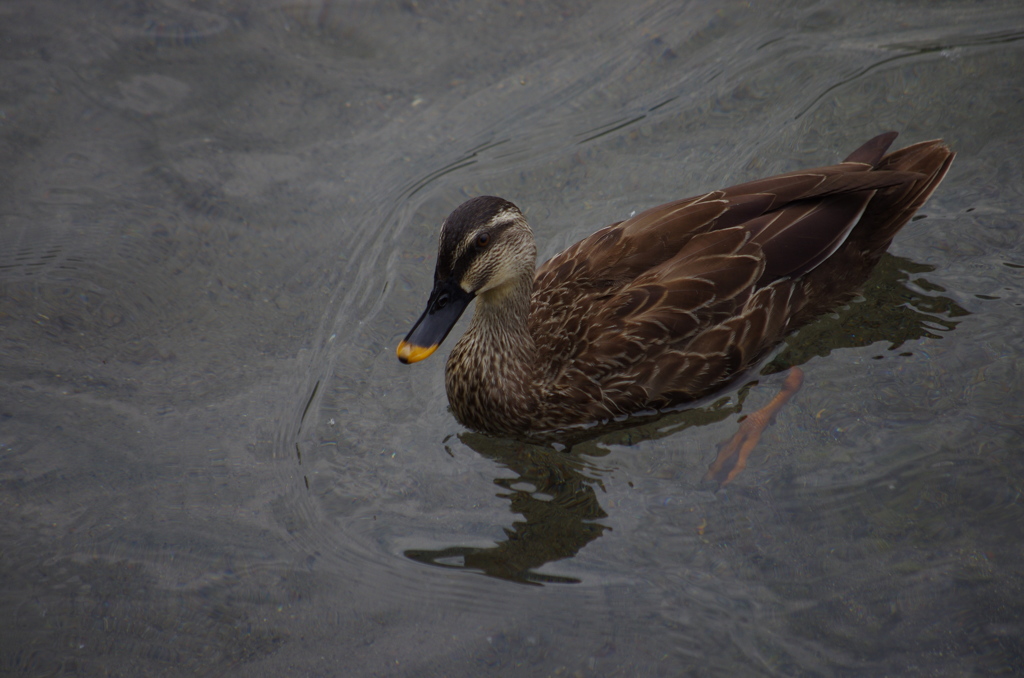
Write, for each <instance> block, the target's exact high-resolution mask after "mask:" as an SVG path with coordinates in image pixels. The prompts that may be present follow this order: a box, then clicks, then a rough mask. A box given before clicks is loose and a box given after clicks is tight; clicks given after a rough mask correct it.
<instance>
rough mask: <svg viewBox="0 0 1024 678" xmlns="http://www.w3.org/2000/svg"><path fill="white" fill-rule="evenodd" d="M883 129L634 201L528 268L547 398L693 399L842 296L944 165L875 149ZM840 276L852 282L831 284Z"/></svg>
mask: <svg viewBox="0 0 1024 678" xmlns="http://www.w3.org/2000/svg"><path fill="white" fill-rule="evenodd" d="M894 138H895V134H888V135H881V136H880V137H877V138H875V139H872V140H871V141H869V142H868V143H867V144H865V145H864V146H862V147H861V148H859V149H858V150H857V151H854V153H853V154H851V156H850V157H849V158H848V159H847V161H846V162H843V163H841V164H838V165H833V166H830V167H822V168H818V169H814V170H804V171H800V172H792V173H788V174H783V175H779V176H775V177H771V178H768V179H762V180H759V181H754V182H749V183H746V184H741V185H738V186H734V187H731V188H728V189H724V190H722V191H716V192H713V193H709V194H707V195H703V196H698V197H694V198H688V199H686V200H679V201H675V202H672V203H668V204H666V205H661V206H659V207H656V208H654V209H651V210H647V211H645V212H643V213H641V214H639V215H636V216H635V217H632V218H631V219H628V220H626V221H624V222H621V223H619V224H615V225H612V226H609V227H607V228H605V229H602V230H600V231H598V232H596V233H594V234H593V235H591V236H590V237H588V238H586V239H584V240H582V241H580V242H579V243H577V244H576V245H573V246H572V247H570V248H569V249H567V250H566V251H565V252H563V253H561V254H559V255H558V256H556V257H554V258H553V259H551V260H550V261H548V262H547V263H546V264H544V265H543V266H541V267H540V269H539V270H538V271H537V275H536V280H535V288H534V289H535V292H534V297H533V312H532V315H531V318H530V323H531V327H532V329H533V336H534V337H538V338H540V340H539V341H538V346H537V349H538V356H537V363H538V365H541V366H543V369H545V370H546V372H545V374H543V375H538V376H539V377H540V378H539V379H538V380H537V382H538V383H540V384H544V385H545V386H544V388H545V389H547V390H549V391H550V393H549V394H548V395H547V396H546V397H545V398H544V400H545V401H546V402H549V403H560V404H561V405H556V406H564V407H566V408H570V409H574V410H576V411H579V410H580V409H581V408H589V409H590V414H591V416H592V418H593V419H594V420H603V419H609V418H612V417H616V416H619V415H623V414H628V413H632V412H636V411H638V410H642V409H653V408H660V407H665V406H669V405H673V404H676V403H680V402H686V401H690V400H693V399H696V398H700V397H702V396H704V395H706V394H708V393H710V392H713V391H714V390H716V389H718V388H720V387H721V386H723V385H724V384H725V383H727V382H728V381H729V380H731V379H732V378H734V377H735V376H736V375H737V373H739V372H741V371H743V370H745V369H747V368H748V367H750V366H751V365H752V364H754V363H756V362H757V361H758V360H760V359H761V358H762V357H763V356H764V355H765V354H766V352H767V351H769V350H770V349H771V348H772V347H773V346H774V345H775V344H776V343H778V342H779V341H780V340H781V339H782V338H783V337H784V336H785V335H786V334H787V333H788V332H790V331H792V330H793V329H795V327H796V324H795V323H794V322H793V320H794V318H797V319H798V320H799V322H800V323H802V322H805V321H806V320H807V319H808V318H807V317H806V316H807V315H808V314H807V313H805V312H804V311H805V310H806V309H808V308H811V307H813V308H814V309H815V312H816V313H818V312H821V311H820V309H821V308H824V307H832V306H834V305H835V304H836V303H839V302H840V301H842V297H843V296H844V295H845V296H846V297H849V296H852V295H853V294H854V293H855V292H856V285H859V284H860V282H862V281H863V278H865V277H866V276H867V274H868V273H869V272H870V266H872V265H873V264H874V261H871V262H870V264H869V265H867V266H866V268H865V267H864V266H863V265H862V264H861V263H860V259H865V257H864V256H863V252H861V250H863V249H864V247H865V246H867V245H871V246H873V247H877V246H879V244H880V245H881V250H884V248H885V247H886V246H888V243H889V241H891V239H892V236H893V235H895V232H896V231H897V230H898V229H899V227H901V226H902V225H903V224H904V223H905V222H906V221H907V220H908V219H909V218H910V216H911V215H912V214H913V213H914V211H916V210H917V208H919V207H920V205H921V204H922V203H923V202H924V200H925V199H926V198H927V196H928V195H929V194H930V193H931V191H932V190H934V188H935V186H937V185H938V182H939V181H940V180H941V178H942V175H943V174H944V173H945V169H946V168H948V163H949V160H951V154H950V153H949V151H948V149H945V148H944V147H942V146H940V145H939V144H937V142H931V146H928V145H927V144H919V145H917V146H912V147H910V148H908V149H904V150H903V151H899V152H897V153H894V154H891V155H889V156H885V157H884V158H883V157H882V155H883V154H884V152H885V150H886V149H887V148H888V146H889V144H890V143H891V142H892V140H893V139H894ZM915 149H916V150H915ZM859 224H860V225H862V226H861V227H860V228H858V227H857V226H858V225H859ZM851 234H855V236H854V237H851ZM881 250H879V251H878V252H877V256H880V254H881ZM877 256H875V257H874V260H875V261H877ZM858 257H859V258H858ZM867 258H868V259H870V257H867ZM833 260H835V262H833ZM833 264H834V265H833ZM837 266H838V267H840V268H841V267H844V266H853V267H858V268H864V270H863V271H859V270H858V271H856V272H854V273H850V272H847V271H843V272H842V275H836V273H835V272H834V271H831V270H830V269H832V268H836V267H837ZM808 274H813V275H808ZM847 277H859V278H860V279H859V280H857V281H856V282H855V283H854V284H849V285H846V282H849V281H846V282H844V285H846V287H847V288H848V289H843V288H841V286H840V285H838V284H832V283H830V282H828V281H829V280H830V279H832V278H834V279H837V280H838V279H840V278H847ZM811 279H815V280H819V284H820V285H821V286H822V287H823V288H824V289H823V292H822V294H820V295H819V294H817V293H816V290H815V289H814V288H813V287H812V286H809V285H808V282H809V280H811Z"/></svg>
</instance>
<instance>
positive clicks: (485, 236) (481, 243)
mask: <svg viewBox="0 0 1024 678" xmlns="http://www.w3.org/2000/svg"><path fill="white" fill-rule="evenodd" d="M489 244H491V234H490V233H487V232H484V233H481V234H480V235H478V236H477V237H476V246H477V247H479V248H480V249H483V248H484V247H487V246H488V245H489Z"/></svg>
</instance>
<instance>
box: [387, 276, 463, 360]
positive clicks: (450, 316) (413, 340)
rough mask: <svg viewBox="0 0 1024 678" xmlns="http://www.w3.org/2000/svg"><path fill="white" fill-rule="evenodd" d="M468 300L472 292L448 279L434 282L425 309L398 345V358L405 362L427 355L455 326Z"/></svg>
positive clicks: (420, 358) (428, 355) (421, 358)
mask: <svg viewBox="0 0 1024 678" xmlns="http://www.w3.org/2000/svg"><path fill="white" fill-rule="evenodd" d="M471 301H473V295H472V294H470V293H469V292H466V291H465V290H463V289H462V288H461V287H459V286H458V285H456V284H455V283H454V282H453V281H451V280H444V281H439V282H436V283H434V289H433V290H432V291H431V293H430V298H429V299H428V300H427V310H425V311H424V312H423V315H421V316H420V319H419V320H417V321H416V324H415V325H413V326H412V329H411V330H409V334H408V335H406V337H405V339H404V340H403V341H402V342H401V343H400V344H398V359H399V360H401V361H402V362H403V363H406V364H409V363H416V362H419V361H421V360H423V359H424V358H428V357H430V355H431V354H432V353H433V352H434V351H436V350H437V347H438V346H440V345H441V342H442V341H444V338H445V337H447V336H448V333H449V332H451V330H452V328H453V327H455V323H456V322H458V320H459V318H460V317H462V312H463V311H465V310H466V307H467V306H469V302H471Z"/></svg>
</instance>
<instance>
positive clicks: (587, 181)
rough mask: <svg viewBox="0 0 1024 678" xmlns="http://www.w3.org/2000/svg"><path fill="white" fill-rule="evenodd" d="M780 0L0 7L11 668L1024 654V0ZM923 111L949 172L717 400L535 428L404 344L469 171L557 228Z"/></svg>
mask: <svg viewBox="0 0 1024 678" xmlns="http://www.w3.org/2000/svg"><path fill="white" fill-rule="evenodd" d="M750 5H751V6H748V3H741V2H716V3H711V2H631V3H623V2H619V1H617V0H607V1H598V2H572V1H565V2H536V3H532V2H508V3H476V2H457V1H456V2H414V1H411V0H403V1H400V2H381V3H371V2H341V1H338V2H331V1H329V0H282V1H280V2H264V3H257V2H243V1H242V0H237V1H233V0H220V1H217V0H210V1H206V0H203V1H197V2H191V1H188V0H165V1H163V2H160V1H158V0H132V1H128V0H124V1H117V0H108V1H104V2H92V3H85V2H57V1H51V0H7V1H6V2H4V3H3V4H2V5H0V157H2V163H0V176H2V183H0V483H2V485H0V487H2V490H0V506H2V514H0V515H2V520H0V673H3V674H4V675H29V676H44V675H46V676H49V675H71V674H73V675H86V676H98V675H103V676H142V675H166V676H178V675H181V676H191V675H218V676H221V675H223V676H283V675H295V676H482V675H483V676H489V675H508V676H548V675H550V676H678V675H687V676H883V675H892V676H897V675H898V676H966V675H977V676H987V675H1010V674H1014V673H1021V672H1024V568H1022V565H1021V563H1022V562H1024V546H1022V544H1024V508H1022V503H1024V499H1022V497H1021V491H1022V489H1024V480H1022V479H1024V458H1022V451H1024V443H1022V433H1024V418H1022V414H1021V413H1022V405H1021V403H1022V398H1024V375H1022V374H1021V369H1020V365H1021V359H1022V357H1024V339H1022V337H1024V321H1022V304H1024V293H1022V288H1024V286H1022V280H1024V160H1022V158H1024V6H1022V5H1021V3H1020V2H1019V1H1018V0H1007V1H1005V2H975V3H967V2H932V1H928V2H925V1H920V2H889V1H886V2H882V1H877V0H865V1H863V2H857V3H849V2H838V1H836V2H829V1H824V0H823V1H821V2H814V1H811V0H800V1H793V2H763V3H762V2H759V3H750ZM889 129H895V130H899V131H900V132H901V136H900V138H899V139H898V140H897V142H896V146H897V147H901V146H904V145H907V144H910V143H913V142H916V141H921V140H925V139H932V138H938V137H941V138H944V139H945V140H946V141H947V143H949V144H950V146H952V147H953V148H954V149H955V150H956V151H957V152H958V154H959V155H958V157H957V160H956V162H955V163H954V165H953V167H952V170H951V171H950V173H949V175H948V177H947V178H946V180H945V182H944V183H943V184H942V186H941V187H940V188H939V190H938V191H937V192H936V194H935V195H934V196H933V197H932V199H931V200H930V201H929V203H928V204H927V205H926V206H925V208H924V209H923V210H922V212H921V215H919V217H918V218H917V219H916V220H914V221H912V222H911V223H910V224H908V225H907V227H906V228H905V229H904V230H903V231H902V232H901V233H900V235H899V236H898V237H897V238H896V241H895V243H894V244H893V246H892V248H891V250H890V253H891V256H888V257H886V259H885V260H884V261H883V264H882V266H881V267H880V269H879V271H878V273H877V274H876V276H875V277H874V278H873V279H872V281H871V283H870V284H869V285H868V286H867V287H866V289H865V290H864V293H863V297H862V298H861V299H859V300H858V301H857V302H855V303H853V304H851V305H850V306H849V307H847V308H845V309H841V310H840V311H839V312H838V313H837V314H835V315H833V316H830V317H826V318H823V319H822V320H821V321H820V322H819V323H816V324H815V325H813V326H811V327H808V328H807V329H805V330H804V331H802V332H800V333H799V334H798V335H797V336H796V337H794V338H793V339H792V341H791V342H790V344H789V345H788V346H787V348H786V349H785V350H784V351H783V352H782V353H781V354H780V355H779V356H778V357H777V358H776V359H775V361H774V362H773V363H772V364H770V365H769V366H767V367H766V369H765V370H764V371H763V373H761V374H755V375H753V376H752V377H751V380H750V383H747V384H745V385H744V387H743V388H742V389H739V390H736V391H734V392H731V393H727V394H724V395H723V396H722V398H721V399H719V400H717V401H714V402H712V403H709V404H708V405H707V406H706V407H705V408H703V409H701V410H698V411H695V412H691V413H685V414H681V415H672V416H670V417H668V418H666V419H663V420H661V421H659V422H657V423H656V424H652V425H647V426H644V427H639V428H636V429H630V430H626V431H622V432H619V433H615V434H609V435H607V436H605V437H603V438H598V439H596V440H593V441H590V442H588V443H586V444H585V445H582V446H579V447H578V448H576V449H574V450H573V451H572V453H571V454H570V453H565V452H555V451H552V450H548V449H542V448H528V447H525V446H523V445H520V444H516V443H511V442H508V441H502V440H495V439H490V438H486V437H483V436H479V435H476V434H472V433H469V432H467V431H465V430H464V429H463V428H461V427H460V426H459V425H458V424H457V423H456V422H455V420H454V419H453V418H452V416H451V415H450V414H449V412H448V411H447V402H446V398H445V395H444V387H443V370H444V356H445V355H446V353H447V350H448V349H449V348H450V345H451V344H452V343H453V342H451V341H450V342H449V344H448V345H447V346H446V347H443V348H442V350H441V351H439V353H438V355H436V356H434V357H433V358H431V359H429V360H427V361H425V362H423V363H419V364H416V365H414V366H411V367H409V366H403V365H401V364H399V363H398V361H397V360H396V359H395V353H394V350H395V346H396V344H397V342H398V341H399V339H401V337H402V336H404V333H405V332H406V331H407V330H408V329H409V327H410V326H411V323H412V322H413V321H414V320H415V318H416V317H417V315H418V314H419V312H420V311H421V309H422V304H423V303H424V302H425V300H426V295H427V293H428V291H429V286H430V281H431V276H432V272H433V262H434V256H435V247H436V234H437V230H438V228H439V224H440V222H441V220H442V219H443V218H444V216H446V215H447V213H448V212H449V211H450V210H451V209H452V208H454V207H455V206H456V205H457V204H458V203H460V202H461V201H462V200H464V199H465V198H467V197H469V196H472V195H477V194H482V193H486V194H494V195H500V196H503V197H506V198H508V199H510V200H513V201H514V202H516V203H517V204H518V205H519V206H520V207H522V208H523V209H524V211H525V213H526V214H527V216H528V218H529V219H530V220H531V223H532V224H533V226H534V229H535V231H536V234H537V239H538V245H539V248H540V252H541V257H542V258H544V257H548V256H550V255H552V254H554V253H556V252H558V251H559V250H561V249H562V248H563V247H565V246H566V245H568V244H571V243H572V242H574V241H576V240H577V239H579V238H581V237H583V236H584V235H586V234H588V233H590V232H592V231H593V230H595V229H596V228H599V227H601V226H604V225H606V224H608V223H611V222H613V221H617V220H620V219H622V218H624V217H626V216H628V215H629V214H630V213H632V212H633V211H636V210H641V209H643V208H645V207H649V206H652V205H656V204H659V203H662V202H665V201H667V200H670V199H673V198H679V197H685V196H688V195H694V194H698V193H701V192H705V191H707V190H711V189H714V188H718V187H722V186H727V185H730V184H733V183H737V182H740V181H745V180H749V179H754V178H758V177H761V176H767V175H769V174H774V173H777V172H782V171H788V170H792V169H797V168H800V167H809V166H816V165H822V164H829V163H832V162H834V161H836V160H837V159H840V158H842V157H843V156H845V155H846V154H847V153H848V152H850V151H851V150H852V149H853V148H855V147H856V146H858V145H859V144H860V143H861V142H863V141H865V140H866V139H868V138H870V137H871V136H874V135H875V134H877V133H879V132H882V131H886V130H889ZM463 322H465V321H463ZM460 327H461V326H460ZM458 331H459V329H456V332H458ZM792 364H800V365H802V367H803V369H804V371H805V373H806V380H805V384H804V387H803V390H802V391H801V392H800V393H799V394H798V395H797V396H796V398H794V400H793V401H792V402H791V403H790V404H789V405H788V406H787V407H786V408H785V409H784V410H783V411H782V412H781V413H780V414H779V416H778V417H777V420H776V423H775V425H774V426H773V427H771V428H770V429H768V431H767V433H766V434H765V436H764V438H763V439H762V441H761V444H760V445H759V447H758V448H757V450H756V451H755V453H754V457H753V458H752V460H751V464H750V466H749V467H748V469H747V470H746V471H745V472H744V473H743V474H742V475H741V476H740V477H739V478H738V479H737V480H736V481H735V482H734V483H733V484H732V485H730V486H728V487H727V488H725V489H723V490H722V491H719V492H717V493H716V492H713V491H712V490H711V489H709V488H707V487H705V486H704V485H702V484H701V482H700V481H701V478H702V476H703V474H704V471H705V469H706V467H707V464H708V463H709V462H710V461H711V459H713V458H714V455H715V446H716V444H717V443H718V442H720V441H722V440H724V439H726V438H728V437H729V436H730V435H731V434H732V432H733V431H734V430H735V427H736V422H737V419H738V418H739V417H741V416H742V415H743V414H744V413H749V412H750V411H752V409H753V408H755V407H757V406H760V405H762V404H764V403H765V402H767V401H768V400H769V399H770V398H771V397H772V396H773V395H774V394H775V392H776V391H777V389H778V387H779V384H780V383H781V381H782V378H783V377H784V372H783V369H784V368H785V367H787V366H788V365H792Z"/></svg>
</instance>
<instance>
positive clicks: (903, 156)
mask: <svg viewBox="0 0 1024 678" xmlns="http://www.w3.org/2000/svg"><path fill="white" fill-rule="evenodd" d="M886 136H888V135H881V136H879V137H876V138H875V139H872V140H871V141H869V142H868V143H867V144H865V145H864V146H862V147H861V148H859V149H857V150H856V151H854V153H853V155H852V156H851V157H853V156H856V155H858V154H860V153H861V152H862V151H864V150H865V149H867V147H868V146H870V145H871V144H872V143H873V142H874V141H875V140H876V139H881V138H882V137H886ZM893 138H895V137H893ZM891 142H892V139H888V142H887V143H885V147H888V144H889V143H891ZM884 150H885V149H884V148H883V152H884ZM865 155H866V153H865ZM955 156H956V154H955V153H954V152H953V151H951V150H950V149H949V148H948V147H947V146H946V145H945V144H944V143H942V141H941V140H939V139H936V140H933V141H922V142H921V143H917V144H914V145H913V146H907V147H906V148H902V149H900V150H898V151H894V152H893V153H890V154H888V155H886V156H884V157H882V158H881V159H880V160H878V161H876V162H877V164H874V163H872V164H874V169H875V170H876V171H898V172H914V173H917V174H920V175H921V178H920V179H917V180H916V181H909V182H906V183H902V184H898V185H895V186H889V187H887V188H883V189H879V190H878V192H877V193H875V195H874V197H872V198H871V201H870V202H869V203H868V206H867V208H866V209H865V210H864V214H863V215H862V216H861V219H860V223H861V224H870V226H871V227H870V229H869V230H867V232H864V233H863V234H862V235H861V238H860V239H861V247H862V249H863V250H864V251H867V252H873V253H876V256H881V254H882V252H884V251H885V250H886V248H888V247H889V244H890V243H891V242H892V239H893V237H895V235H896V234H897V233H898V232H899V230H900V229H901V228H903V226H904V224H906V223H907V222H908V221H910V218H911V217H912V216H914V213H915V212H917V210H919V209H921V206H922V205H924V203H925V201H926V200H928V198H929V196H931V194H932V193H933V192H934V191H935V189H936V188H938V186H939V184H940V183H941V182H942V179H943V177H945V176H946V172H948V171H949V166H950V165H951V164H952V162H953V158H954V157H955ZM861 162H863V160H861Z"/></svg>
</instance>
